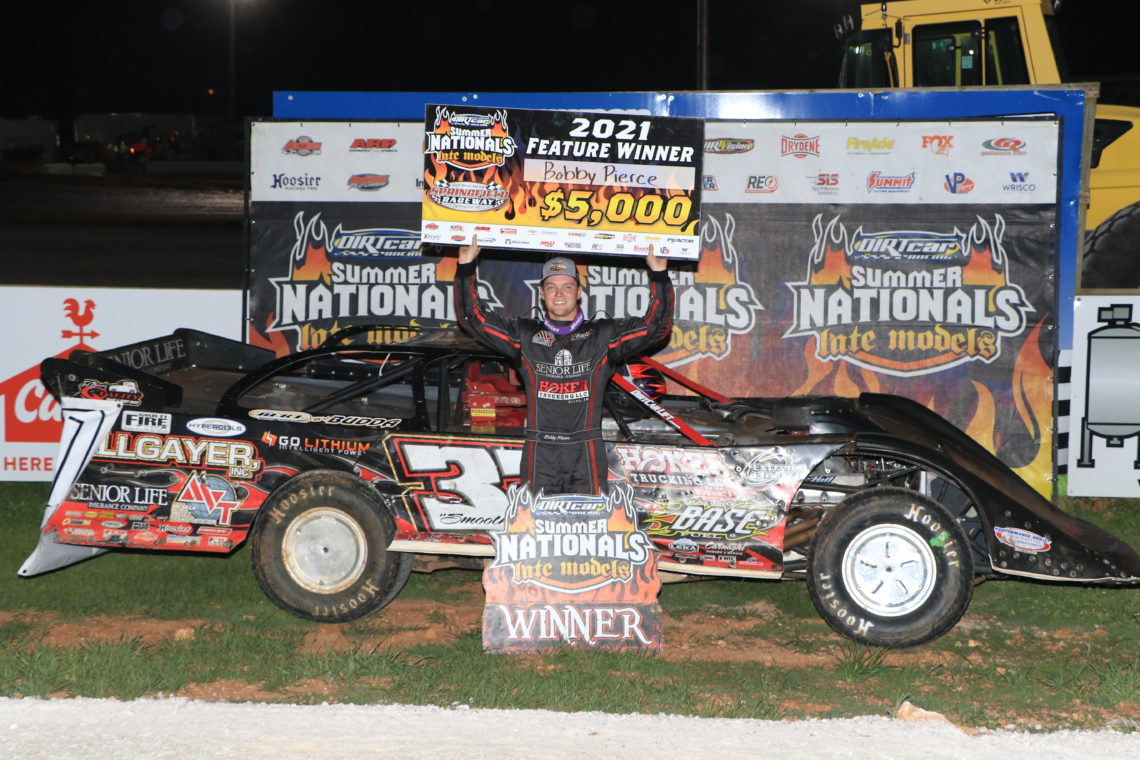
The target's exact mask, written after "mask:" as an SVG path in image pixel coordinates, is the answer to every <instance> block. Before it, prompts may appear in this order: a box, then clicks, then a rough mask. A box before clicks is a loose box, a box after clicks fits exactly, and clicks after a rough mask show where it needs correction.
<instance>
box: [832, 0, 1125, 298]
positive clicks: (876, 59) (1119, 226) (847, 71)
mask: <svg viewBox="0 0 1140 760" xmlns="http://www.w3.org/2000/svg"><path fill="white" fill-rule="evenodd" d="M1053 22H1054V3H1053V0H897V1H896V2H879V3H865V4H862V5H860V13H859V17H858V18H852V17H850V16H848V17H845V20H844V24H843V26H842V27H841V28H840V31H842V32H846V33H847V36H846V40H845V45H844V58H843V68H842V73H841V75H840V84H841V86H843V87H850V88H857V89H868V88H871V89H879V88H886V87H973V86H985V85H1003V86H1008V85H1039V84H1057V83H1060V82H1061V81H1062V78H1063V70H1062V69H1063V66H1062V65H1061V64H1060V63H1059V61H1058V58H1059V56H1058V53H1057V52H1056V51H1059V50H1060V47H1059V45H1056V44H1055V43H1056V30H1055V28H1054V25H1053ZM1085 228H1086V230H1087V231H1088V235H1087V238H1086V247H1085V257H1084V264H1083V272H1082V275H1081V282H1080V287H1082V288H1136V287H1140V108H1131V107H1126V106H1113V105H1103V104H1099V103H1098V104H1097V106H1096V122H1095V127H1094V130H1093V144H1092V153H1091V161H1090V171H1089V205H1088V209H1087V210H1086V213H1085Z"/></svg>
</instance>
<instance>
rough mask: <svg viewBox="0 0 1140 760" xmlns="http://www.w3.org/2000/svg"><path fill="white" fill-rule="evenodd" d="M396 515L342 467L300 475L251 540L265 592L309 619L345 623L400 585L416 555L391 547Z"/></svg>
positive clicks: (277, 496) (264, 511)
mask: <svg viewBox="0 0 1140 760" xmlns="http://www.w3.org/2000/svg"><path fill="white" fill-rule="evenodd" d="M394 534H395V528H394V525H393V522H392V517H391V515H390V514H389V513H388V512H387V510H386V509H385V508H384V505H383V503H382V502H381V501H380V499H379V498H378V497H377V495H376V494H374V493H373V492H372V491H371V490H370V489H369V488H368V486H366V485H364V484H363V483H361V482H360V481H358V480H356V479H355V478H353V477H352V476H350V475H346V474H344V473H339V472H310V473H305V474H303V475H298V476H297V477H296V478H294V479H293V480H291V481H289V482H288V483H287V484H286V485H284V486H282V488H281V489H280V490H278V491H277V492H275V493H274V494H273V497H272V498H271V500H270V501H269V502H268V503H266V504H265V505H264V506H263V507H262V508H261V509H260V510H259V513H258V516H257V520H256V522H255V524H254V529H253V537H252V540H251V544H250V549H251V552H252V556H251V561H252V564H253V573H254V575H255V576H256V577H257V582H258V584H260V586H261V589H262V591H264V592H265V595H266V596H268V597H269V599H270V600H271V601H272V602H273V603H274V604H276V605H277V606H278V607H280V608H281V609H283V610H286V611H287V612H290V613H292V614H294V615H296V616H298V617H301V618H305V619H306V620H315V621H317V622H322V623H342V622H345V621H348V620H355V619H357V618H360V617H363V616H365V615H368V614H370V613H373V612H375V611H377V610H379V609H381V608H382V607H384V606H385V605H387V604H388V603H389V602H390V601H391V600H392V599H393V598H394V597H395V595H396V593H398V592H399V590H400V587H401V586H402V585H403V581H406V580H407V572H408V570H410V567H411V558H410V557H405V556H404V555H401V554H399V553H396V552H389V551H388V545H389V544H390V543H391V542H392V537H393V535H394Z"/></svg>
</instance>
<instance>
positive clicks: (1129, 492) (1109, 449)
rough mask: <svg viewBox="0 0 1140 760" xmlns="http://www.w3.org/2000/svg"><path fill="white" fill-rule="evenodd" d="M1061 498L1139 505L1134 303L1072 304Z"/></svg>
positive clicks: (1139, 318) (1138, 303)
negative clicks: (1065, 456)
mask: <svg viewBox="0 0 1140 760" xmlns="http://www.w3.org/2000/svg"><path fill="white" fill-rule="evenodd" d="M1072 357H1073V359H1072V375H1071V377H1072V383H1071V386H1070V389H1071V396H1070V399H1071V400H1070V405H1069V446H1068V482H1067V488H1068V493H1069V494H1070V495H1073V496H1115V497H1125V498H1131V499H1135V498H1140V471H1138V470H1137V466H1136V463H1137V462H1140V396H1138V395H1137V393H1136V368H1137V367H1140V296H1134V295H1133V296H1128V295H1115V296H1088V295H1083V296H1077V298H1076V309H1075V313H1074V319H1073V354H1072Z"/></svg>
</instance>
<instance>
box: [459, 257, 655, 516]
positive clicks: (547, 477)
mask: <svg viewBox="0 0 1140 760" xmlns="http://www.w3.org/2000/svg"><path fill="white" fill-rule="evenodd" d="M648 302H649V305H648V307H647V308H646V311H645V315H644V316H643V317H631V318H628V319H591V320H587V321H585V322H582V323H581V324H580V325H577V326H574V325H567V326H566V328H565V329H563V330H560V329H558V328H556V327H551V326H550V325H548V324H545V323H544V322H542V321H539V320H536V319H511V318H506V317H503V316H501V315H499V314H496V313H495V312H492V311H490V310H489V309H486V308H485V307H484V305H483V304H482V303H481V301H480V299H479V293H478V283H477V282H476V279H475V263H474V262H471V263H467V264H460V265H459V267H458V268H457V270H456V273H455V313H456V315H457V316H458V317H459V322H460V324H462V325H463V327H464V328H465V329H467V331H468V332H470V333H471V334H473V335H474V336H475V338H476V339H477V340H478V341H479V342H480V343H483V344H484V345H485V346H487V347H488V348H490V349H491V350H492V351H495V352H496V353H500V354H502V355H503V356H506V357H507V358H509V359H511V360H512V361H514V362H515V363H516V364H517V365H518V366H519V367H520V369H521V370H522V373H521V374H522V384H523V389H524V391H525V393H526V400H527V426H526V443H525V444H524V446H523V454H522V470H521V474H522V479H523V482H525V483H528V484H529V485H530V486H531V488H532V489H534V490H535V491H540V490H544V491H546V492H547V493H587V494H594V493H599V492H601V491H603V490H605V488H606V477H605V472H606V450H605V446H604V445H603V443H602V428H601V425H602V398H603V395H604V393H605V388H606V385H607V383H608V382H609V379H610V377H611V376H612V375H613V373H614V371H615V369H616V368H617V367H618V365H620V364H621V363H622V362H624V361H625V360H626V359H628V358H630V357H631V356H633V355H635V354H638V353H643V352H645V351H647V350H649V349H650V348H652V347H653V346H655V345H656V344H658V343H660V342H661V341H662V340H663V339H664V338H665V337H666V336H667V335H668V334H669V327H670V325H671V324H672V315H673V286H672V284H671V283H670V281H669V275H668V274H667V273H666V272H665V271H660V272H653V271H651V272H650V273H649V301H648ZM579 313H580V312H579ZM571 328H573V329H571Z"/></svg>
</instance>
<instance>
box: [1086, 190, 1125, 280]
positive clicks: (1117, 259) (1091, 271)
mask: <svg viewBox="0 0 1140 760" xmlns="http://www.w3.org/2000/svg"><path fill="white" fill-rule="evenodd" d="M1081 287H1082V288H1140V203H1133V204H1132V205H1131V206H1125V207H1124V208H1122V209H1120V210H1119V211H1117V212H1116V213H1115V214H1113V215H1112V216H1110V217H1109V218H1107V219H1105V220H1104V221H1103V222H1101V223H1100V225H1099V226H1098V227H1097V228H1096V229H1095V230H1093V231H1092V233H1090V234H1089V236H1088V239H1087V240H1086V241H1085V257H1084V262H1083V264H1082V269H1081Z"/></svg>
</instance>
